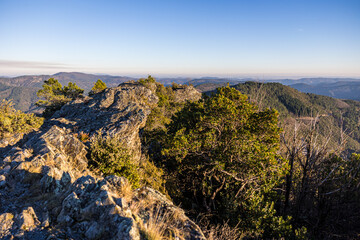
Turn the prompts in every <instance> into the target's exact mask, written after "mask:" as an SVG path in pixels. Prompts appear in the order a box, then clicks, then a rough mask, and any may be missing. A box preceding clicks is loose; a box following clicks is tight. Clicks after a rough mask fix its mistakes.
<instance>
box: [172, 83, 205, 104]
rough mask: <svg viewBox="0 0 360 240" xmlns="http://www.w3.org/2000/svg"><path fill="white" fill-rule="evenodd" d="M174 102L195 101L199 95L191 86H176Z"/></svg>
mask: <svg viewBox="0 0 360 240" xmlns="http://www.w3.org/2000/svg"><path fill="white" fill-rule="evenodd" d="M174 92H175V99H174V100H175V102H185V101H187V100H189V101H197V100H199V99H200V98H201V93H200V92H199V91H198V90H196V89H195V88H194V87H193V86H191V85H178V86H177V87H176V88H175V89H174Z"/></svg>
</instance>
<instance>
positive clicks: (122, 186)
mask: <svg viewBox="0 0 360 240" xmlns="http://www.w3.org/2000/svg"><path fill="white" fill-rule="evenodd" d="M156 102H157V97H156V96H155V94H153V92H152V91H151V90H149V89H147V88H145V87H143V86H141V85H138V84H136V83H133V84H130V83H128V84H123V85H120V86H119V87H116V88H110V89H106V90H105V91H103V92H102V93H99V94H96V95H94V97H93V98H84V99H81V100H76V101H74V102H72V103H70V104H67V105H66V106H64V107H63V108H62V109H61V110H60V111H58V112H57V113H55V114H54V116H53V117H52V119H50V120H49V121H47V122H46V123H45V124H44V126H43V128H42V129H40V130H39V131H37V132H32V133H30V134H27V135H26V136H25V137H24V138H23V139H22V140H20V141H18V143H17V144H16V145H14V146H7V148H2V150H3V151H2V152H1V151H0V153H2V155H1V156H0V238H1V239H13V238H20V239H144V237H145V236H146V234H148V232H149V231H150V226H151V224H153V225H157V226H162V227H163V228H166V229H167V228H171V229H173V230H174V229H175V230H176V231H171V232H172V234H173V237H174V239H176V238H177V237H182V238H184V239H204V236H203V234H202V232H201V230H200V229H199V228H198V227H197V226H196V225H195V224H194V223H193V222H192V221H191V220H190V219H189V218H187V217H186V215H185V213H184V212H183V211H182V210H181V209H180V208H178V207H176V206H174V205H173V203H172V202H171V201H170V200H168V199H167V198H166V197H165V196H164V195H163V194H161V193H159V192H157V191H155V190H153V189H150V188H142V189H138V190H136V191H133V190H131V188H130V184H129V183H128V181H127V180H126V179H125V178H123V177H116V176H108V177H106V178H103V177H101V176H96V175H95V174H94V173H92V172H91V171H90V170H89V169H88V162H87V146H86V145H85V144H84V143H83V142H82V141H80V140H79V138H78V134H79V133H80V132H85V133H87V134H89V135H92V134H94V133H96V132H98V131H101V132H102V134H111V135H117V136H120V137H121V138H122V139H124V141H125V142H126V144H127V145H128V147H130V148H131V149H133V156H134V158H135V159H136V158H139V157H140V154H141V152H140V139H139V129H140V128H142V127H144V125H145V122H146V118H147V116H148V114H149V113H150V111H151V108H150V107H151V105H152V104H155V103H156ZM5 150H6V151H5ZM154 213H157V215H156V217H154V216H155V215H154ZM169 216H171V217H169ZM163 223H166V224H165V225H164V224H163Z"/></svg>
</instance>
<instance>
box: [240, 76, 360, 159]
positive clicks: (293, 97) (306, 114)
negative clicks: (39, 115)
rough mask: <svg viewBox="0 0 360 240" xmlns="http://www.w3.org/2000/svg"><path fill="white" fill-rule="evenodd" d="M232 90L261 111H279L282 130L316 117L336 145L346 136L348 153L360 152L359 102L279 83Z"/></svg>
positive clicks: (241, 86) (248, 83) (248, 84)
mask: <svg viewBox="0 0 360 240" xmlns="http://www.w3.org/2000/svg"><path fill="white" fill-rule="evenodd" d="M233 87H234V88H235V89H237V90H239V91H240V92H242V93H244V94H246V95H248V96H249V99H250V101H252V102H254V103H256V104H257V105H258V106H259V107H260V108H274V109H276V110H278V111H279V113H280V124H284V125H282V127H286V126H285V125H287V126H288V123H290V122H292V123H293V122H294V120H297V121H299V122H303V123H307V122H310V121H312V120H313V121H314V120H315V118H317V120H316V121H319V123H320V124H319V127H320V128H321V129H322V131H323V133H322V134H324V135H331V140H330V142H331V144H332V145H333V146H335V145H336V144H337V143H338V142H339V141H340V139H341V138H342V137H343V138H346V139H347V143H346V147H345V150H347V151H348V152H349V153H351V152H359V151H360V144H359V142H360V116H359V110H360V102H358V101H354V100H340V99H336V98H331V97H327V96H321V95H316V94H311V93H302V92H300V91H298V90H296V89H293V88H291V87H289V86H285V85H282V84H280V83H264V84H262V83H256V82H246V83H243V84H238V85H235V86H233Z"/></svg>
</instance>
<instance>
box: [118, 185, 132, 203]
mask: <svg viewBox="0 0 360 240" xmlns="http://www.w3.org/2000/svg"><path fill="white" fill-rule="evenodd" d="M118 194H119V197H121V198H124V199H125V200H126V201H130V200H131V199H132V198H133V196H134V191H133V189H132V186H131V183H129V181H126V182H125V183H124V184H123V185H122V186H121V189H120V191H119V192H118Z"/></svg>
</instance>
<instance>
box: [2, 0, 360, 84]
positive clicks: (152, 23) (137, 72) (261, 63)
mask: <svg viewBox="0 0 360 240" xmlns="http://www.w3.org/2000/svg"><path fill="white" fill-rule="evenodd" d="M61 71H67V72H69V71H78V72H86V73H97V74H100V73H101V74H111V75H127V76H144V75H147V74H151V75H154V76H169V77H170V76H171V77H175V76H223V77H258V78H269V77H306V76H307V77H310V76H311V77H319V76H322V77H325V76H326V77H360V1H359V0H271V1H270V0H246V1H242V0H217V1H215V0H204V1H203V0H177V1H176V0H163V1H159V0H151V1H149V0H129V1H121V0H117V1H115V0H114V1H110V0H102V1H95V0H86V1H85V0H84V1H80V0H52V1H48V0H46V1H45V0H44V1H40V0H0V75H1V76H16V75H25V74H54V73H57V72H61Z"/></svg>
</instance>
